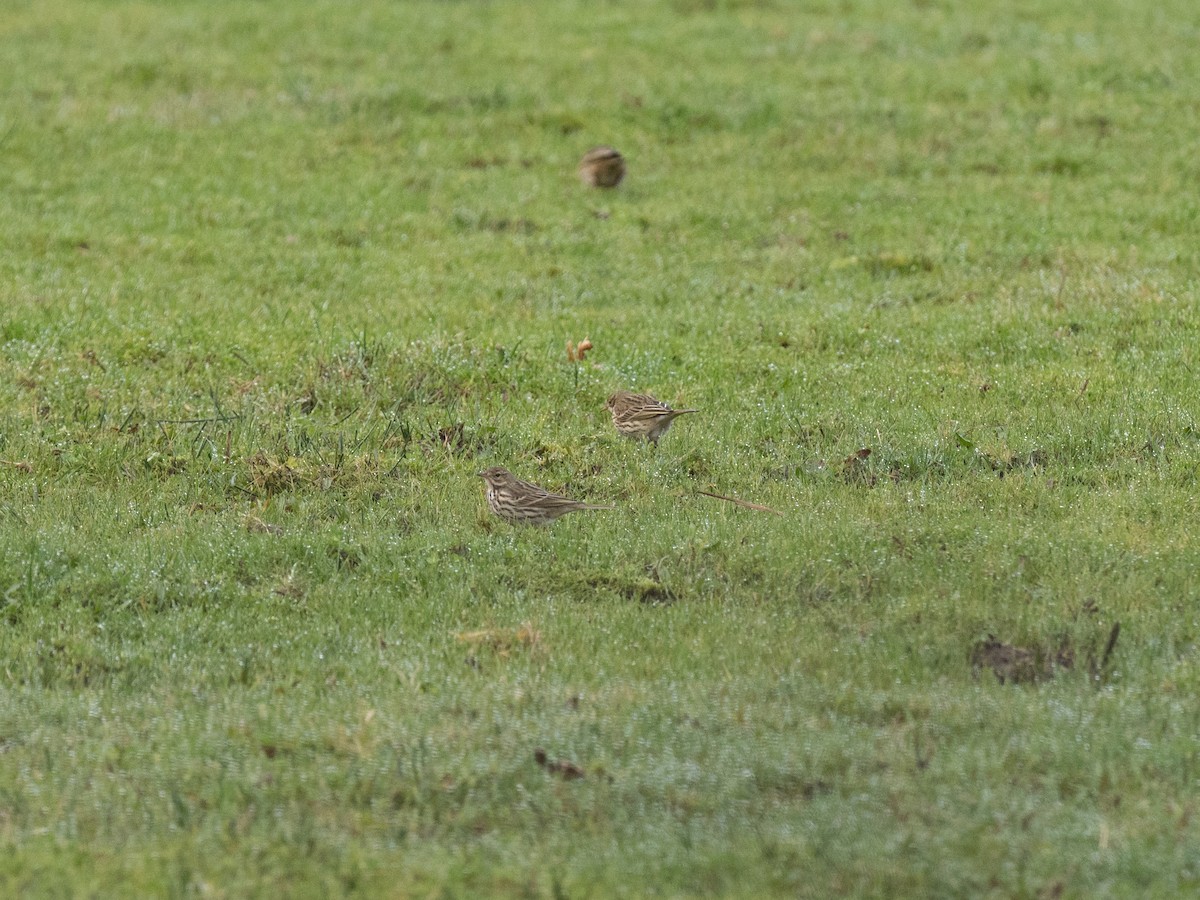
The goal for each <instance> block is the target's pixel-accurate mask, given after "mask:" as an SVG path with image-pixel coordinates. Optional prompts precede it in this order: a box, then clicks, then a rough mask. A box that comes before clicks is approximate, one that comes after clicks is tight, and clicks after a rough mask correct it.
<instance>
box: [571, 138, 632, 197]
mask: <svg viewBox="0 0 1200 900" xmlns="http://www.w3.org/2000/svg"><path fill="white" fill-rule="evenodd" d="M579 177H580V178H582V179H583V183H584V184H586V185H588V186H590V187H602V188H611V187H616V186H617V185H618V184H620V183H621V179H622V178H624V177H625V157H623V156H622V155H621V154H620V153H618V152H617V151H616V150H614V149H613V148H612V147H593V148H592V149H591V150H589V151H588V152H587V153H585V154H583V159H582V160H580V162H579Z"/></svg>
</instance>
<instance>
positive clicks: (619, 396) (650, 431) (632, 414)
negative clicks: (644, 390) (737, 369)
mask: <svg viewBox="0 0 1200 900" xmlns="http://www.w3.org/2000/svg"><path fill="white" fill-rule="evenodd" d="M604 405H605V406H607V407H608V411H609V412H610V413H612V420H613V425H614V426H615V427H616V429H617V431H618V432H619V433H621V434H623V435H625V437H628V438H633V439H634V440H641V439H642V438H645V439H646V440H648V441H649V442H650V443H652V444H655V445H657V444H658V439H659V438H660V437H662V436H663V435H664V434H666V433H667V429H668V428H670V427H671V423H672V422H674V421H675V419H676V417H678V416H682V415H684V414H685V413H694V412H699V410H695V409H671V407H669V406H667V404H665V403H662V402H660V401H658V400H655V399H654V398H653V397H651V396H650V395H649V394H634V393H631V392H630V391H617V392H616V393H615V394H613V395H612V396H611V397H609V398H608V399H607V400H606V401H605V402H604Z"/></svg>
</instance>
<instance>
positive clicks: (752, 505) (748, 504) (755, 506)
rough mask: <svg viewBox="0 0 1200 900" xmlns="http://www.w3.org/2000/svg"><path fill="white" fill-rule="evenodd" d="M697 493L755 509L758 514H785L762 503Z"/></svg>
mask: <svg viewBox="0 0 1200 900" xmlns="http://www.w3.org/2000/svg"><path fill="white" fill-rule="evenodd" d="M696 493H697V494H703V495H704V496H705V497H714V498H716V499H717V500H724V501H725V502H726V503H734V504H736V505H738V506H741V507H743V508H745V509H754V510H757V511H758V512H768V513H772V514H774V515H776V516H782V515H783V513H781V512H780V511H779V510H777V509H771V507H769V506H763V505H762V504H761V503H751V502H750V501H748V500H739V499H737V497H726V496H724V495H723V494H714V493H712V492H711V491H700V490H697V491H696Z"/></svg>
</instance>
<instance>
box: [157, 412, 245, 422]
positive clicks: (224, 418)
mask: <svg viewBox="0 0 1200 900" xmlns="http://www.w3.org/2000/svg"><path fill="white" fill-rule="evenodd" d="M241 417H242V416H241V414H240V413H234V414H233V415H231V416H206V417H204V418H202V419H156V420H155V424H156V425H200V424H206V425H207V424H208V423H210V422H236V421H237V420H238V419H240V418H241Z"/></svg>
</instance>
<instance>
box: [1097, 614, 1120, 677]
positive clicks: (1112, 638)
mask: <svg viewBox="0 0 1200 900" xmlns="http://www.w3.org/2000/svg"><path fill="white" fill-rule="evenodd" d="M1120 634H1121V623H1120V622H1113V627H1112V631H1110V632H1109V634H1108V643H1107V644H1105V645H1104V655H1103V656H1101V657H1100V672H1101V673H1103V672H1104V670H1105V669H1106V668H1108V659H1109V657H1110V656H1112V652H1113V650H1115V649H1116V647H1117V637H1118V636H1120Z"/></svg>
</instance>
